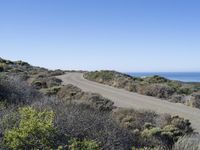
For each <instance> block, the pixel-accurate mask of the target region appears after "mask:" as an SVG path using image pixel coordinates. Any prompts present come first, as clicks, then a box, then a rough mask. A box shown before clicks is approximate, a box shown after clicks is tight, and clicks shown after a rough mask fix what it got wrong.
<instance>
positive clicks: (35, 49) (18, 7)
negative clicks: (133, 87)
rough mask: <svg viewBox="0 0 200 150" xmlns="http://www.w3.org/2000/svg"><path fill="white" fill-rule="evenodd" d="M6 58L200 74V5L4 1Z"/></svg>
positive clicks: (159, 0)
mask: <svg viewBox="0 0 200 150" xmlns="http://www.w3.org/2000/svg"><path fill="white" fill-rule="evenodd" d="M0 57H3V58H6V59H11V60H24V61H28V62H29V63H31V64H33V65H38V66H43V67H47V68H53V69H54V68H61V69H86V70H96V69H114V70H118V71H126V72H128V71H167V72H169V71H200V1H199V0H0Z"/></svg>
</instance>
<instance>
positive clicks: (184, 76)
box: [127, 72, 200, 82]
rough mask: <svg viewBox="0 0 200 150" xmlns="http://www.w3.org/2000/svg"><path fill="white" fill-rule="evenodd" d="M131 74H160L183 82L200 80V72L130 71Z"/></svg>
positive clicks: (141, 75)
mask: <svg viewBox="0 0 200 150" xmlns="http://www.w3.org/2000/svg"><path fill="white" fill-rule="evenodd" d="M127 74H128V75H131V76H136V77H149V76H154V75H159V76H162V77H165V78H167V79H170V80H178V81H183V82H200V72H129V73H127Z"/></svg>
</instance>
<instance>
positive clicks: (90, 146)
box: [69, 139, 101, 150]
mask: <svg viewBox="0 0 200 150" xmlns="http://www.w3.org/2000/svg"><path fill="white" fill-rule="evenodd" d="M69 149H70V150H100V149H101V148H100V146H99V144H98V143H97V142H96V141H93V140H83V141H79V140H75V139H73V140H71V141H70V142H69Z"/></svg>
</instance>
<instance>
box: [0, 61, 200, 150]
mask: <svg viewBox="0 0 200 150" xmlns="http://www.w3.org/2000/svg"><path fill="white" fill-rule="evenodd" d="M0 62H1V63H3V64H4V65H2V66H3V67H2V69H1V72H0V149H1V150H10V149H11V150H19V149H21V150H35V149H39V150H143V149H144V150H172V149H174V150H180V149H181V150H188V147H193V148H197V147H198V146H199V134H197V133H195V131H193V129H192V127H191V124H190V122H189V120H185V119H184V118H181V117H179V116H170V115H169V114H157V113H155V112H153V111H149V110H135V109H125V108H116V107H115V106H114V103H113V102H112V101H110V100H109V99H106V98H104V97H102V96H101V95H99V94H97V93H90V92H84V91H82V90H81V89H80V88H78V87H76V86H74V85H71V84H69V85H65V86H63V85H61V81H60V80H59V79H57V78H56V76H57V75H60V74H63V73H64V72H63V71H61V70H56V71H50V70H47V69H44V68H39V67H33V66H31V65H29V64H28V63H25V62H22V61H19V62H11V61H8V60H3V59H1V60H0ZM11 70H12V71H11ZM13 70H15V72H13ZM16 70H18V71H19V70H20V71H19V72H18V71H17V72H16ZM110 76H112V78H113V74H112V73H110V74H109V75H106V76H105V79H106V80H110V79H111V78H110ZM95 78H96V77H95ZM127 78H129V76H127ZM132 80H133V79H132ZM161 80H163V79H161ZM161 80H160V81H159V82H163V81H161ZM134 81H135V82H136V81H137V82H142V79H140V78H135V79H134ZM191 143H192V144H191ZM198 148H199V147H198Z"/></svg>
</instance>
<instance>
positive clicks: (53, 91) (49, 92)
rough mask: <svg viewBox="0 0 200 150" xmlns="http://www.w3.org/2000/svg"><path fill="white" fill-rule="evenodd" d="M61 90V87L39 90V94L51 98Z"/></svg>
mask: <svg viewBox="0 0 200 150" xmlns="http://www.w3.org/2000/svg"><path fill="white" fill-rule="evenodd" d="M61 88H62V87H61V86H54V87H50V88H48V89H41V92H42V93H44V94H45V95H47V96H51V95H56V94H57V93H58V91H59V90H60V89H61Z"/></svg>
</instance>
